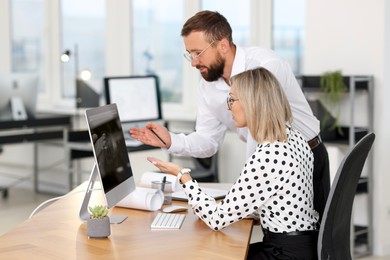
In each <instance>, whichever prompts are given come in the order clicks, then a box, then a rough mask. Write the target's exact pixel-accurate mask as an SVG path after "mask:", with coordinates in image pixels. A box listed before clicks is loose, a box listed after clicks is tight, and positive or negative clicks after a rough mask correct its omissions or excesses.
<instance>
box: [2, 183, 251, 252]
mask: <svg viewBox="0 0 390 260" xmlns="http://www.w3.org/2000/svg"><path fill="white" fill-rule="evenodd" d="M83 185H84V186H85V183H84V184H83ZM205 186H206V185H205ZM207 186H209V187H223V188H225V187H226V184H225V186H224V184H210V185H207ZM227 187H230V184H229V185H227ZM76 189H78V190H82V188H81V186H79V187H78V188H76ZM83 196H84V193H76V194H72V195H70V196H68V197H65V198H63V199H61V200H59V201H57V202H55V203H53V204H52V205H50V206H49V207H47V208H45V209H44V210H42V211H41V212H39V213H37V214H36V215H35V216H34V217H33V218H32V219H29V220H27V221H25V222H24V223H22V224H21V225H19V226H18V227H16V228H15V229H14V230H12V231H10V232H8V233H6V234H4V235H3V236H1V237H0V259H142V260H143V259H234V260H236V259H245V257H246V252H247V247H248V244H249V242H250V236H251V232H252V224H253V222H252V220H249V219H246V220H242V221H239V222H237V223H235V224H233V225H230V226H229V227H227V228H225V229H224V230H222V231H218V232H217V231H213V230H211V229H210V228H209V227H208V226H206V224H204V223H203V222H202V221H201V220H199V219H198V218H197V217H196V216H195V215H194V214H193V213H192V210H191V209H190V210H189V211H188V212H187V213H182V214H187V216H186V218H185V220H184V223H183V226H182V227H181V229H179V230H151V229H150V224H151V223H152V221H153V218H154V217H155V215H156V214H157V212H149V211H141V210H132V209H125V208H114V209H112V210H111V212H110V214H125V215H127V216H128V218H127V219H126V220H125V221H124V222H123V223H121V224H113V225H111V236H110V237H109V238H105V239H89V238H88V237H87V236H86V225H85V223H82V222H81V221H80V220H79V218H78V211H79V208H80V204H81V201H82V198H83ZM174 204H181V205H187V204H186V203H184V202H177V201H174Z"/></svg>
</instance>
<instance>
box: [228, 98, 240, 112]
mask: <svg viewBox="0 0 390 260" xmlns="http://www.w3.org/2000/svg"><path fill="white" fill-rule="evenodd" d="M238 100H239V99H238V98H236V99H234V98H232V97H231V96H229V97H227V99H226V104H227V107H228V109H229V110H232V105H233V103H234V101H238Z"/></svg>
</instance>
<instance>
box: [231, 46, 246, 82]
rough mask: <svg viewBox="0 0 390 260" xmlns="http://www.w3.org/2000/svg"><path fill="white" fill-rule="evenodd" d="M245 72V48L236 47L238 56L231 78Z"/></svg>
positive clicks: (235, 58) (235, 59)
mask: <svg viewBox="0 0 390 260" xmlns="http://www.w3.org/2000/svg"><path fill="white" fill-rule="evenodd" d="M244 71H245V51H244V49H243V48H241V47H240V46H237V45H236V56H235V57H234V62H233V67H232V73H231V75H230V77H233V76H235V75H237V74H240V73H241V72H244Z"/></svg>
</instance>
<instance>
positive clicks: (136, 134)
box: [130, 123, 171, 148]
mask: <svg viewBox="0 0 390 260" xmlns="http://www.w3.org/2000/svg"><path fill="white" fill-rule="evenodd" d="M130 135H131V137H133V138H134V139H137V140H138V141H140V142H142V143H144V144H147V145H151V146H156V147H163V148H169V147H171V136H170V134H169V132H168V129H166V128H165V127H163V126H162V125H159V124H155V123H147V124H146V127H145V128H136V127H133V128H131V129H130Z"/></svg>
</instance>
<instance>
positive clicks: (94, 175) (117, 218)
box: [79, 163, 127, 224]
mask: <svg viewBox="0 0 390 260" xmlns="http://www.w3.org/2000/svg"><path fill="white" fill-rule="evenodd" d="M97 179H99V180H100V182H101V178H100V174H99V171H98V169H97V166H96V163H95V164H94V165H93V168H92V171H91V175H90V177H89V181H88V186H87V189H86V190H85V195H84V199H83V202H82V204H81V208H80V213H79V216H80V219H81V220H82V221H87V219H89V216H90V213H89V211H88V205H89V201H90V199H91V195H92V192H93V186H94V185H95V182H96V180H97ZM102 192H103V193H104V191H103V190H102ZM109 218H110V223H111V224H119V223H122V222H123V221H124V220H125V219H126V218H127V216H126V215H110V216H109Z"/></svg>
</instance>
